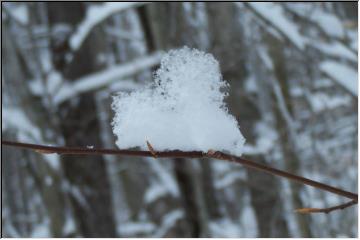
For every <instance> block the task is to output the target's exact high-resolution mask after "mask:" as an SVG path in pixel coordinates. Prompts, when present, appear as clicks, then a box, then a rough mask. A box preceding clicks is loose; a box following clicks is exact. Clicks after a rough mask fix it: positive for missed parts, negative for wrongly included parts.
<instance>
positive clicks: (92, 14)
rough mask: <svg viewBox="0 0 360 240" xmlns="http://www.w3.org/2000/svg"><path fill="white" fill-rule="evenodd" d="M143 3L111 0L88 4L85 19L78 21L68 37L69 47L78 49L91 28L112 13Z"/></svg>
mask: <svg viewBox="0 0 360 240" xmlns="http://www.w3.org/2000/svg"><path fill="white" fill-rule="evenodd" d="M144 4H145V3H144V2H117V3H115V2H111V3H103V4H101V6H90V8H89V9H88V11H87V13H86V16H85V19H84V20H83V21H82V22H81V23H80V25H79V26H78V27H77V29H76V31H75V33H74V34H73V35H72V36H71V37H70V47H71V48H72V49H73V50H78V49H79V48H80V46H81V44H82V43H83V41H84V40H85V39H86V38H87V36H88V35H89V33H90V32H91V30H92V29H93V28H94V27H95V26H97V25H98V24H100V23H101V22H103V21H104V20H105V19H107V18H108V17H110V16H111V15H113V14H114V13H119V12H121V11H124V10H127V9H130V8H133V7H139V6H141V5H144Z"/></svg>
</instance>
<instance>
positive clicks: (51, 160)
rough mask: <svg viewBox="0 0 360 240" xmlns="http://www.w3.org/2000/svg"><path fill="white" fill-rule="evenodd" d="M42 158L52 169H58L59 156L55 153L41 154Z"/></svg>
mask: <svg viewBox="0 0 360 240" xmlns="http://www.w3.org/2000/svg"><path fill="white" fill-rule="evenodd" d="M42 156H43V158H44V160H45V161H46V162H47V163H48V164H49V165H50V167H51V168H52V169H54V170H60V157H59V155H58V154H56V153H51V154H43V155H42Z"/></svg>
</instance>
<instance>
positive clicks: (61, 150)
mask: <svg viewBox="0 0 360 240" xmlns="http://www.w3.org/2000/svg"><path fill="white" fill-rule="evenodd" d="M1 144H2V145H7V146H14V147H20V148H27V149H32V150H35V151H37V152H40V153H57V154H67V155H103V154H112V155H126V156H140V157H154V155H153V153H152V152H151V151H136V150H116V149H96V148H78V147H54V146H45V145H37V144H29V143H20V142H10V141H3V140H2V141H1ZM156 156H157V157H158V158H215V159H218V160H225V161H229V162H234V163H239V164H242V165H243V166H245V167H248V168H253V169H256V170H259V171H262V172H266V173H269V174H272V175H276V176H280V177H284V178H287V179H290V180H292V181H296V182H298V183H302V184H305V185H309V186H312V187H315V188H318V189H321V190H324V191H327V192H332V193H334V194H337V195H340V196H343V197H346V198H349V199H352V200H354V202H356V203H357V201H358V200H357V199H358V195H357V194H356V193H352V192H348V191H345V190H342V189H340V188H336V187H332V186H330V185H327V184H324V183H321V182H317V181H313V180H311V179H308V178H304V177H301V176H297V175H294V174H292V173H288V172H285V171H282V170H279V169H276V168H272V167H268V166H266V165H263V164H259V163H256V162H253V161H250V160H246V159H244V158H241V157H236V156H233V155H229V154H226V153H223V152H219V151H213V150H210V151H209V152H207V153H204V152H201V151H189V152H183V151H178V150H176V151H167V152H156ZM354 204H355V203H354Z"/></svg>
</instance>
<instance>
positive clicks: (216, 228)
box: [209, 218, 242, 238]
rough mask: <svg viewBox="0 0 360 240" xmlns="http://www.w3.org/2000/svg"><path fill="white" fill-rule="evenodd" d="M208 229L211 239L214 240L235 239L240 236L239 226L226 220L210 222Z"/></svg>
mask: <svg viewBox="0 0 360 240" xmlns="http://www.w3.org/2000/svg"><path fill="white" fill-rule="evenodd" d="M209 229H210V232H211V237H214V238H235V237H240V236H242V232H241V227H240V225H239V224H236V223H234V222H232V221H231V220H230V219H226V218H223V219H220V220H215V221H212V222H210V224H209Z"/></svg>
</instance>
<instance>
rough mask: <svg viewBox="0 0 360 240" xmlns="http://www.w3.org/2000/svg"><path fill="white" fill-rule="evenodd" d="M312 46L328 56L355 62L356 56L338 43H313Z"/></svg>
mask: <svg viewBox="0 0 360 240" xmlns="http://www.w3.org/2000/svg"><path fill="white" fill-rule="evenodd" d="M312 45H313V46H314V47H315V48H317V49H319V50H320V51H322V52H323V53H324V54H327V55H329V56H332V57H339V58H344V59H348V60H351V61H354V62H357V55H356V54H355V53H354V52H353V51H351V50H350V49H348V48H347V47H346V46H345V45H344V44H342V43H340V42H333V43H325V42H321V43H319V42H313V43H312Z"/></svg>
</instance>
